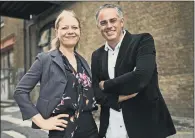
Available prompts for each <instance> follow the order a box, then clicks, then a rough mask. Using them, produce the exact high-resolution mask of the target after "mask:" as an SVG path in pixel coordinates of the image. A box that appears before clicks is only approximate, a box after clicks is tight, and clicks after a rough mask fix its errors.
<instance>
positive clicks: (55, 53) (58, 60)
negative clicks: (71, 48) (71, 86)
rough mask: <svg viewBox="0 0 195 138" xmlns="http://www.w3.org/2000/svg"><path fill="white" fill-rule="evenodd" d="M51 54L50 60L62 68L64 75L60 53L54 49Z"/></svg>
mask: <svg viewBox="0 0 195 138" xmlns="http://www.w3.org/2000/svg"><path fill="white" fill-rule="evenodd" d="M51 56H52V60H53V61H54V63H56V64H57V65H58V66H59V67H60V68H61V69H62V71H63V72H64V74H65V75H66V71H65V68H64V63H63V60H62V57H61V55H60V52H59V51H58V50H57V49H56V50H54V51H52V52H51Z"/></svg>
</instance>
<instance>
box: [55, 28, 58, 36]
mask: <svg viewBox="0 0 195 138" xmlns="http://www.w3.org/2000/svg"><path fill="white" fill-rule="evenodd" d="M55 34H56V38H58V30H56V29H55Z"/></svg>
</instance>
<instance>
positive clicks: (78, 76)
mask: <svg viewBox="0 0 195 138" xmlns="http://www.w3.org/2000/svg"><path fill="white" fill-rule="evenodd" d="M61 55H62V59H63V63H64V67H65V69H66V74H67V77H68V82H67V86H66V88H65V90H64V93H63V96H62V98H61V101H60V103H59V104H58V105H57V106H56V108H55V109H54V110H53V113H52V116H56V115H58V114H69V118H65V119H66V120H68V125H67V128H66V129H65V132H62V131H51V132H59V133H58V134H60V135H62V134H65V135H66V138H73V136H74V133H75V131H76V130H77V128H78V125H79V124H78V120H79V116H80V114H82V113H83V112H91V111H92V110H93V109H95V108H96V101H95V97H94V93H93V90H92V87H91V85H92V83H91V78H90V77H89V75H88V74H87V72H86V71H85V69H84V67H83V65H82V63H81V61H80V59H79V58H78V56H77V53H75V57H76V61H77V72H76V71H75V69H74V68H73V67H72V65H71V64H70V63H69V61H68V59H67V58H66V57H65V56H64V55H63V54H62V53H61ZM56 87H57V86H56ZM79 122H81V121H79ZM51 132H50V134H52V133H51ZM53 134H54V133H53ZM53 134H52V135H53ZM56 134H57V133H56ZM56 134H55V135H56ZM58 134H57V135H58Z"/></svg>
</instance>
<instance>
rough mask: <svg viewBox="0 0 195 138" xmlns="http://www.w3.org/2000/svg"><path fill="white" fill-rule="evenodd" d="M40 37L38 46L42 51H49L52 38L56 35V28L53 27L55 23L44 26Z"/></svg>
mask: <svg viewBox="0 0 195 138" xmlns="http://www.w3.org/2000/svg"><path fill="white" fill-rule="evenodd" d="M39 36H40V39H39V42H38V47H39V49H40V52H42V51H44V52H47V51H49V50H50V48H51V44H50V43H51V40H52V39H53V38H54V36H55V30H54V27H53V24H52V23H51V24H48V25H46V26H45V27H43V28H42V29H41V31H40V33H39Z"/></svg>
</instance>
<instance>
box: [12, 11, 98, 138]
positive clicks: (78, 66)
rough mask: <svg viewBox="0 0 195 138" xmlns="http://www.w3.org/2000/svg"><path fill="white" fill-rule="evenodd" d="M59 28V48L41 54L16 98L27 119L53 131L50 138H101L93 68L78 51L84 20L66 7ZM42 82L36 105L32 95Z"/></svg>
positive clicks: (36, 126)
mask: <svg viewBox="0 0 195 138" xmlns="http://www.w3.org/2000/svg"><path fill="white" fill-rule="evenodd" d="M55 30H56V38H55V39H54V40H53V42H52V44H53V45H54V46H55V48H52V50H51V51H50V52H48V53H40V54H38V56H37V57H36V60H35V62H34V63H33V65H32V66H31V68H30V69H29V71H28V72H27V73H26V74H25V75H24V77H23V78H22V79H21V81H20V82H19V83H18V85H17V87H16V91H15V93H14V98H15V100H16V102H17V103H18V106H19V107H20V110H21V112H22V117H23V120H26V119H30V118H32V121H33V124H32V127H33V128H41V129H45V130H49V138H97V137H98V131H97V126H96V124H95V121H94V119H93V116H92V113H91V111H92V110H94V109H95V108H96V105H95V98H94V94H93V91H92V87H91V72H90V68H89V66H88V64H87V62H86V60H85V59H84V58H83V57H81V56H80V55H79V54H78V53H77V52H76V51H75V48H76V46H77V44H78V41H79V39H80V22H79V20H78V18H77V17H76V16H75V14H74V13H73V12H71V11H65V10H64V11H63V12H62V13H61V14H60V15H59V16H58V17H57V19H56V21H55ZM38 81H40V94H39V98H38V100H37V104H36V106H34V105H33V104H32V102H31V101H30V98H29V94H30V92H31V91H32V89H33V88H34V86H35V85H36V84H37V82H38Z"/></svg>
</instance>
